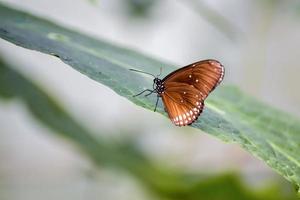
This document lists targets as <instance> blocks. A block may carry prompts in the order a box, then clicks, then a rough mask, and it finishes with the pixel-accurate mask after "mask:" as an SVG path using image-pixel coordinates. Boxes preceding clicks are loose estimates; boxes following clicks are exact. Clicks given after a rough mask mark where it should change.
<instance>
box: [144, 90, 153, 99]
mask: <svg viewBox="0 0 300 200" xmlns="http://www.w3.org/2000/svg"><path fill="white" fill-rule="evenodd" d="M152 93H155V90H152V91H151V92H150V93H148V94H146V95H145V97H147V96H149V95H150V94H152Z"/></svg>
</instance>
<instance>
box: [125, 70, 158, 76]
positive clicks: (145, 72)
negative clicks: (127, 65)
mask: <svg viewBox="0 0 300 200" xmlns="http://www.w3.org/2000/svg"><path fill="white" fill-rule="evenodd" d="M129 70H130V71H134V72H139V73H143V74H148V75H150V76H153V77H154V78H156V77H155V76H154V75H153V74H150V73H148V72H143V71H140V70H137V69H129Z"/></svg>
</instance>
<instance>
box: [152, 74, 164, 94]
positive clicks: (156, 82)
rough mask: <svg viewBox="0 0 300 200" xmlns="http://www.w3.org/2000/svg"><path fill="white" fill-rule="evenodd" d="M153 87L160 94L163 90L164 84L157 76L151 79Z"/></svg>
mask: <svg viewBox="0 0 300 200" xmlns="http://www.w3.org/2000/svg"><path fill="white" fill-rule="evenodd" d="M153 89H154V90H155V91H156V92H157V93H158V94H161V93H163V92H164V90H165V86H164V84H163V81H162V80H161V79H159V78H157V77H156V78H154V80H153Z"/></svg>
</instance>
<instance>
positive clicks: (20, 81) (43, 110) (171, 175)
mask: <svg viewBox="0 0 300 200" xmlns="http://www.w3.org/2000/svg"><path fill="white" fill-rule="evenodd" d="M0 97H1V98H3V99H6V100H11V99H13V98H18V99H20V100H22V102H23V103H24V104H25V105H26V106H27V108H28V110H29V112H30V113H31V114H32V115H33V116H34V117H35V118H36V119H37V120H38V121H39V122H40V123H42V124H43V125H44V126H46V127H48V128H49V129H51V130H52V131H51V132H49V133H54V134H56V135H58V136H61V137H63V138H65V139H66V140H67V141H69V142H71V143H73V144H74V145H75V146H76V147H77V149H79V150H80V151H81V152H82V153H83V154H84V155H86V156H87V157H89V158H90V159H91V160H92V161H93V162H94V164H95V165H96V166H97V167H104V166H106V167H110V168H116V169H120V170H123V171H124V172H126V173H129V174H131V175H132V176H133V177H134V178H135V179H137V180H138V181H140V183H142V184H143V185H144V186H145V187H146V189H148V190H149V192H151V193H153V194H154V195H155V196H156V199H165V200H167V199H170V200H179V199H186V200H196V199H211V200H214V199H215V200H217V199H223V200H226V199H231V200H235V199H236V200H238V199H243V200H254V199H257V200H265V199H269V200H293V199H296V197H295V196H294V193H293V192H292V191H291V190H286V189H287V188H286V187H284V186H283V185H278V184H277V185H276V184H274V185H271V186H268V187H266V188H262V189H260V190H257V191H254V190H250V189H247V187H246V186H245V185H244V183H242V181H241V180H240V178H239V176H238V175H236V174H232V173H230V174H224V175H218V176H211V175H204V174H187V173H185V172H184V171H177V170H173V169H171V168H169V167H167V166H165V165H162V164H158V163H154V162H153V161H151V160H150V159H148V158H147V156H146V155H144V154H143V153H142V152H141V151H140V150H139V149H138V148H136V147H135V145H134V141H126V142H124V143H120V142H119V143H113V142H111V141H110V142H109V141H105V140H103V139H101V138H100V137H97V138H95V137H94V136H93V135H94V134H93V133H91V132H90V131H89V130H88V129H86V128H85V127H84V126H82V125H80V124H79V123H78V122H76V121H75V120H74V119H73V118H72V117H71V116H70V115H69V114H68V113H67V112H66V111H65V110H64V109H63V108H62V107H61V106H59V104H58V103H57V102H56V101H55V100H54V99H53V98H52V97H50V96H49V95H48V94H46V93H45V92H44V91H43V90H41V89H40V88H39V87H38V86H36V85H35V84H33V83H32V82H31V81H29V80H27V79H26V78H25V77H24V76H23V75H21V74H20V73H18V72H17V71H15V70H14V69H13V68H12V67H11V66H9V65H7V64H5V63H4V62H3V61H2V60H0Z"/></svg>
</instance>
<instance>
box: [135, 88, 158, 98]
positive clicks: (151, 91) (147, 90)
mask: <svg viewBox="0 0 300 200" xmlns="http://www.w3.org/2000/svg"><path fill="white" fill-rule="evenodd" d="M144 92H150V94H152V93H153V92H154V91H153V90H150V89H146V90H144V91H142V92H140V93H138V94H136V95H133V97H137V96H139V95H141V94H143V93H144Z"/></svg>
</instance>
